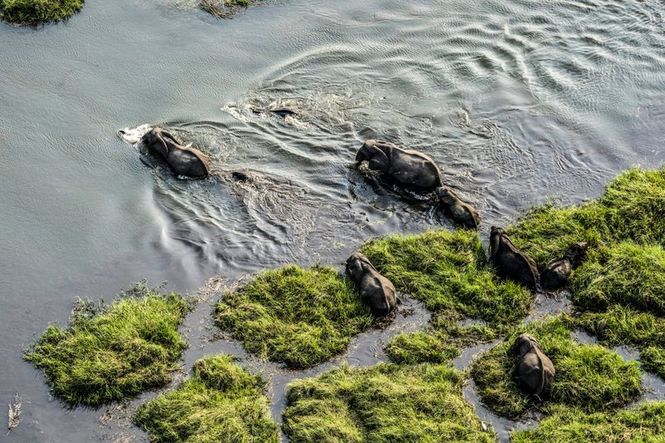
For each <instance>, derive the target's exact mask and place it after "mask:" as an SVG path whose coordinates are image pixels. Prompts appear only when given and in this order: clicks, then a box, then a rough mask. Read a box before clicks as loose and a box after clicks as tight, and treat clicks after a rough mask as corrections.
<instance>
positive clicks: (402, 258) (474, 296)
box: [362, 230, 531, 326]
mask: <svg viewBox="0 0 665 443" xmlns="http://www.w3.org/2000/svg"><path fill="white" fill-rule="evenodd" d="M362 252H363V253H364V254H365V255H367V257H368V258H369V259H370V261H371V262H372V263H373V264H374V266H376V268H377V269H378V270H379V272H381V273H382V274H383V275H384V276H386V277H387V278H388V279H390V280H391V281H392V282H393V284H394V285H395V287H396V288H397V290H398V291H401V292H404V293H406V294H409V295H411V296H413V297H415V298H416V299H418V300H420V301H422V302H424V303H425V305H426V306H427V308H428V309H430V310H432V311H456V312H458V313H460V314H462V315H464V316H466V317H469V318H477V319H482V320H485V321H487V322H488V323H490V324H492V325H493V326H498V325H506V324H510V323H514V322H516V321H518V320H519V319H521V318H523V317H524V316H525V315H526V314H527V313H528V311H529V307H530V305H531V294H530V292H529V290H527V289H525V288H523V287H521V286H519V285H518V284H516V283H513V282H503V281H499V280H498V279H497V278H496V276H495V275H494V272H493V271H492V270H491V269H490V268H489V267H488V266H487V265H486V258H485V252H484V250H483V246H482V243H481V242H480V237H479V236H478V233H477V232H475V231H466V230H456V231H446V230H441V231H430V232H425V233H423V234H418V235H407V236H399V235H394V236H390V237H386V238H380V239H377V240H373V241H370V242H369V243H367V244H365V245H364V246H363V247H362Z"/></svg>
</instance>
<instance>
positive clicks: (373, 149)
mask: <svg viewBox="0 0 665 443" xmlns="http://www.w3.org/2000/svg"><path fill="white" fill-rule="evenodd" d="M363 162H367V166H368V167H369V169H370V171H376V172H378V173H379V174H380V177H381V180H383V181H384V182H386V183H389V184H395V185H397V186H398V187H400V188H403V189H406V190H409V191H412V192H416V193H419V194H431V193H434V198H435V200H436V202H437V203H438V206H439V209H441V210H442V211H443V212H444V214H445V215H446V216H447V217H449V218H450V219H451V220H452V221H453V222H454V223H455V224H457V225H460V226H462V227H464V228H468V229H477V228H478V225H479V224H480V217H479V216H478V212H477V211H476V210H475V209H474V208H473V207H471V206H470V205H469V204H467V203H465V202H464V201H462V199H461V198H459V196H458V195H457V194H455V192H453V191H452V190H451V189H449V188H447V187H445V186H443V182H442V180H441V170H440V169H439V167H438V166H437V165H436V163H434V160H432V159H431V158H430V157H428V156H427V155H425V154H423V153H421V152H418V151H413V150H406V149H402V148H398V147H397V146H395V145H394V144H392V143H388V142H384V141H378V140H367V141H366V142H365V143H364V144H363V145H362V147H361V148H360V149H359V150H358V153H357V154H356V166H359V165H360V164H362V163H363Z"/></svg>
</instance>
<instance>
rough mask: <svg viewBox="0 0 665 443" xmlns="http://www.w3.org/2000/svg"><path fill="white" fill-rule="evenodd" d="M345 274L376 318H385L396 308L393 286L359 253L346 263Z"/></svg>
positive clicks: (395, 292)
mask: <svg viewBox="0 0 665 443" xmlns="http://www.w3.org/2000/svg"><path fill="white" fill-rule="evenodd" d="M346 273H347V274H348V275H349V277H350V278H351V280H352V281H353V282H354V283H355V284H356V287H357V288H358V292H359V293H360V299H361V300H362V301H363V303H365V304H366V305H367V306H369V308H370V310H371V311H372V314H373V315H374V316H376V317H385V316H386V315H388V314H390V312H391V311H393V310H394V309H395V307H396V306H397V291H396V290H395V286H393V284H392V283H391V282H390V280H388V279H387V278H385V277H384V276H383V275H381V274H380V273H379V271H377V270H376V268H375V267H374V265H373V264H372V263H371V262H370V261H369V259H368V258H367V257H365V256H364V255H363V254H361V253H360V252H356V253H354V254H353V255H351V257H349V258H348V260H347V261H346Z"/></svg>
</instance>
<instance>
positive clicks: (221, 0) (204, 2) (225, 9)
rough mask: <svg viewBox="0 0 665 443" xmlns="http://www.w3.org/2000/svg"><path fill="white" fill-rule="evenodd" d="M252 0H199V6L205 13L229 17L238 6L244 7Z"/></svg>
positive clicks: (236, 10)
mask: <svg viewBox="0 0 665 443" xmlns="http://www.w3.org/2000/svg"><path fill="white" fill-rule="evenodd" d="M252 3H254V1H253V0H201V3H200V7H201V9H203V10H204V11H206V12H207V13H209V14H211V15H213V16H215V17H220V18H226V17H231V16H232V15H234V14H235V13H236V12H238V9H239V8H246V7H248V6H250V5H251V4H252Z"/></svg>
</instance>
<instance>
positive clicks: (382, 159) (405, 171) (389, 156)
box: [356, 140, 441, 192]
mask: <svg viewBox="0 0 665 443" xmlns="http://www.w3.org/2000/svg"><path fill="white" fill-rule="evenodd" d="M365 161H366V162H368V166H369V169H370V170H372V171H377V172H379V173H380V174H381V178H382V179H383V180H385V181H388V182H393V183H395V184H396V185H398V186H400V187H403V188H406V189H409V190H412V191H416V192H432V191H434V190H435V189H436V188H438V187H440V186H441V171H440V170H439V167H438V166H437V165H436V164H435V163H434V161H433V160H432V159H431V158H430V157H428V156H427V155H425V154H423V153H420V152H418V151H411V150H406V149H402V148H398V147H397V146H395V145H394V144H392V143H388V142H383V141H377V140H367V141H366V142H365V143H364V144H363V145H362V147H361V148H360V149H359V150H358V153H357V154H356V165H360V164H361V163H363V162H365Z"/></svg>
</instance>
